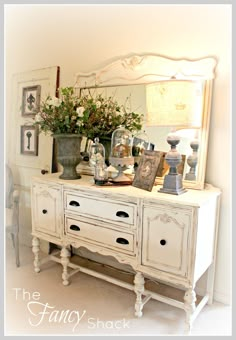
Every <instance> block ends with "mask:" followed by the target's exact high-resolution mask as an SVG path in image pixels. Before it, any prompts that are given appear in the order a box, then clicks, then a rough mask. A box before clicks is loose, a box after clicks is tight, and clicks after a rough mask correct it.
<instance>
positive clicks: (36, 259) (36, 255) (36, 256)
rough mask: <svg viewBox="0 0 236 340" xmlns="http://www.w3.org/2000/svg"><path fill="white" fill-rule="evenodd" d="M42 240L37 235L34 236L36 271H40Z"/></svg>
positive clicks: (33, 248)
mask: <svg viewBox="0 0 236 340" xmlns="http://www.w3.org/2000/svg"><path fill="white" fill-rule="evenodd" d="M39 250H40V242H39V239H38V238H37V237H33V240H32V252H33V253H34V271H35V272H36V273H39V272H40V268H39V266H40V259H39Z"/></svg>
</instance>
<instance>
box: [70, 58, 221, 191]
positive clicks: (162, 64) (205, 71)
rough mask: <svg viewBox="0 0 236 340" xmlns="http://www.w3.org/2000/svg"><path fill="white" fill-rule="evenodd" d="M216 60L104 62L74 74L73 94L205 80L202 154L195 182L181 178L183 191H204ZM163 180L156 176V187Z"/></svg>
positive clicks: (153, 59)
mask: <svg viewBox="0 0 236 340" xmlns="http://www.w3.org/2000/svg"><path fill="white" fill-rule="evenodd" d="M216 65H217V60H216V58H215V57H211V56H208V57H203V58H200V59H173V58H169V57H166V56H161V55H157V54H139V55H138V54H132V55H126V56H124V57H121V58H117V59H115V60H113V61H110V62H107V63H106V64H105V66H104V67H101V68H99V69H97V70H95V71H93V72H90V73H76V75H75V85H74V88H75V91H76V92H77V93H78V92H79V94H80V93H81V91H82V90H83V89H89V88H96V87H111V86H114V87H115V86H125V85H138V84H148V83H153V82H157V81H161V80H170V79H173V78H175V79H177V80H205V84H206V85H205V92H204V106H203V116H202V126H201V139H200V143H201V152H200V153H199V155H198V169H197V180H196V181H187V180H184V179H183V186H184V187H185V188H192V189H200V190H201V189H203V188H204V184H205V173H206V161H207V150H208V139H209V126H210V115H211V101H212V89H213V79H214V78H215V68H216ZM163 180H164V178H161V177H157V184H162V183H163Z"/></svg>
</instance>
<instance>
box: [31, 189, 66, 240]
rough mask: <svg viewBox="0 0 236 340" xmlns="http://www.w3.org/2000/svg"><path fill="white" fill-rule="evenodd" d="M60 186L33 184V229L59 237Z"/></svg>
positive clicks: (60, 229)
mask: <svg viewBox="0 0 236 340" xmlns="http://www.w3.org/2000/svg"><path fill="white" fill-rule="evenodd" d="M61 214H62V208H61V188H60V186H50V185H46V184H45V185H44V184H33V187H32V217H33V231H36V232H40V233H43V234H46V235H51V236H54V237H57V238H59V237H60V235H61V232H62V228H61V226H62V223H61V221H62V218H61Z"/></svg>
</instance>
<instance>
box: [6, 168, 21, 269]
mask: <svg viewBox="0 0 236 340" xmlns="http://www.w3.org/2000/svg"><path fill="white" fill-rule="evenodd" d="M5 181H6V182H5V189H6V192H5V224H6V233H9V234H11V238H12V242H13V247H14V248H15V256H16V266H17V267H19V266H20V256H19V191H18V190H15V188H14V181H13V175H12V171H11V169H10V167H9V166H8V165H6V166H5Z"/></svg>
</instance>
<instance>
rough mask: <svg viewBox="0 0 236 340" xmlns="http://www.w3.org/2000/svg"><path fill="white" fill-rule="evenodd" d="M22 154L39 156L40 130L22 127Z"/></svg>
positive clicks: (26, 126)
mask: <svg viewBox="0 0 236 340" xmlns="http://www.w3.org/2000/svg"><path fill="white" fill-rule="evenodd" d="M21 154H22V155H31V156H38V128H37V127H36V126H33V125H22V126H21Z"/></svg>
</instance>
